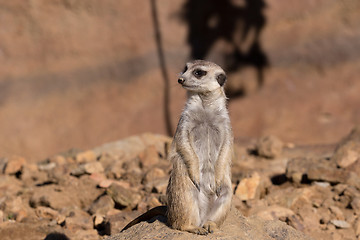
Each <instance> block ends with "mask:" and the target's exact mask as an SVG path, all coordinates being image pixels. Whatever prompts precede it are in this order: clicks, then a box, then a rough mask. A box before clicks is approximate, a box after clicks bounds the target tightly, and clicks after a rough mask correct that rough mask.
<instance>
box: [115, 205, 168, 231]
mask: <svg viewBox="0 0 360 240" xmlns="http://www.w3.org/2000/svg"><path fill="white" fill-rule="evenodd" d="M166 211H167V207H166V206H158V207H154V208H152V209H150V210H149V211H147V212H146V213H144V214H142V215H140V216H139V217H137V218H135V219H134V220H132V221H131V222H129V223H128V224H127V225H126V226H125V227H124V228H123V229H122V230H121V232H123V231H125V230H126V229H128V228H130V227H132V226H134V225H136V224H138V223H139V222H142V221H148V220H150V219H152V218H153V217H155V216H158V215H161V216H164V217H166Z"/></svg>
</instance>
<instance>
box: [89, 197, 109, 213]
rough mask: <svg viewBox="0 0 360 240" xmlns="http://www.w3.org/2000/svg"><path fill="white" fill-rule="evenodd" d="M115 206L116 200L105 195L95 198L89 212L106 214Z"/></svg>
mask: <svg viewBox="0 0 360 240" xmlns="http://www.w3.org/2000/svg"><path fill="white" fill-rule="evenodd" d="M114 206H115V202H114V200H113V199H112V198H111V197H110V196H108V195H104V196H101V197H100V198H98V199H97V200H95V201H94V202H93V204H91V206H90V209H89V213H90V214H102V215H105V214H106V213H107V212H108V211H109V210H111V209H113V208H114Z"/></svg>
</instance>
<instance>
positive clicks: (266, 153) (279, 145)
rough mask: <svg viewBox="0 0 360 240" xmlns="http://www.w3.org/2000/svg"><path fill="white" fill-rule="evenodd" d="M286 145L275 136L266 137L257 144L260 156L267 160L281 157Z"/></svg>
mask: <svg viewBox="0 0 360 240" xmlns="http://www.w3.org/2000/svg"><path fill="white" fill-rule="evenodd" d="M283 147H284V144H283V142H282V141H281V140H280V139H279V138H277V137H275V136H272V135H270V136H265V137H262V138H260V139H259V141H258V143H257V152H258V154H259V155H260V156H262V157H266V158H275V157H278V156H280V155H281V153H282V150H283Z"/></svg>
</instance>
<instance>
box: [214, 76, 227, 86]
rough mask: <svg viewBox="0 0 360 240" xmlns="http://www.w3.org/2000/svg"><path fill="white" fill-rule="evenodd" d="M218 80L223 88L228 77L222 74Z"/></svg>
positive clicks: (217, 77)
mask: <svg viewBox="0 0 360 240" xmlns="http://www.w3.org/2000/svg"><path fill="white" fill-rule="evenodd" d="M216 80H217V82H218V83H219V84H220V86H221V87H222V86H223V85H224V84H225V82H226V75H225V74H224V73H220V74H219V75H217V76H216Z"/></svg>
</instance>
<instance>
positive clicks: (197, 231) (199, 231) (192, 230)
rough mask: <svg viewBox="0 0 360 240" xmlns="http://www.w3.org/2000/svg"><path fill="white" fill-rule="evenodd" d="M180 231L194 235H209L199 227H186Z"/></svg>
mask: <svg viewBox="0 0 360 240" xmlns="http://www.w3.org/2000/svg"><path fill="white" fill-rule="evenodd" d="M182 230H183V231H187V232H190V233H195V234H198V235H207V234H208V233H209V232H208V231H207V230H206V229H205V228H201V227H188V228H184V229H182Z"/></svg>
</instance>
